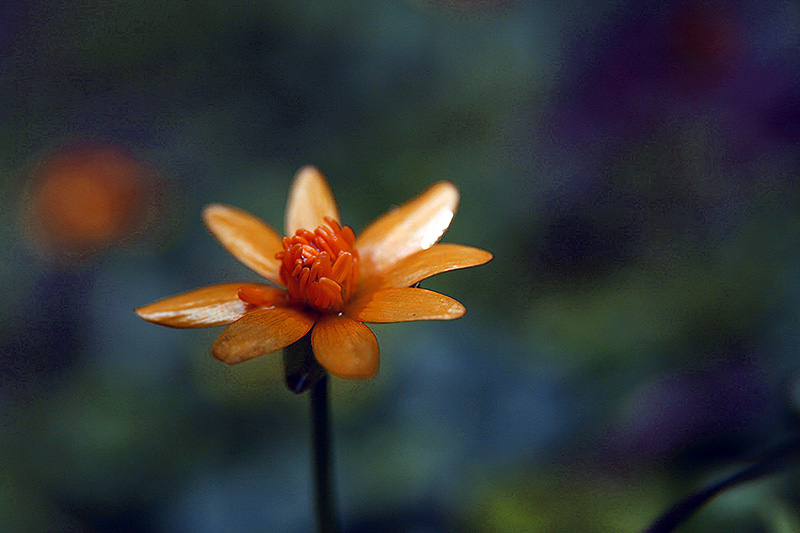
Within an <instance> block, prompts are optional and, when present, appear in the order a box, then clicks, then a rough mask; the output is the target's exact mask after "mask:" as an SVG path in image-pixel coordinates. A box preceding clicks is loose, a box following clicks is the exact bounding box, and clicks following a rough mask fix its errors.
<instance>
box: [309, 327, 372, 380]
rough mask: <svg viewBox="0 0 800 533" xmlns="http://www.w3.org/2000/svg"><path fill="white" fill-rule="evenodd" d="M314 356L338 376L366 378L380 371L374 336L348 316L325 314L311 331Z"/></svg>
mask: <svg viewBox="0 0 800 533" xmlns="http://www.w3.org/2000/svg"><path fill="white" fill-rule="evenodd" d="M311 346H312V347H313V349H314V356H315V357H316V358H317V361H319V364H321V365H322V366H323V367H325V369H326V370H327V371H328V372H330V373H331V374H333V375H334V376H336V377H340V378H348V379H367V378H371V377H373V376H374V375H375V374H376V373H377V372H378V359H379V348H378V341H377V339H376V338H375V334H374V333H372V331H371V330H370V329H369V328H368V327H367V326H365V325H364V324H362V323H361V322H357V321H355V320H353V319H352V318H350V317H348V316H346V315H326V316H324V317H323V318H321V319H320V320H319V321H318V322H317V324H316V325H315V326H314V329H313V330H311Z"/></svg>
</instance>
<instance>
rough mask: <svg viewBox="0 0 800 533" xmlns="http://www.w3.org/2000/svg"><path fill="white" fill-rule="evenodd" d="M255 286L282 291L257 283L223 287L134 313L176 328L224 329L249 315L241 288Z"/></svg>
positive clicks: (137, 310) (157, 303) (171, 299)
mask: <svg viewBox="0 0 800 533" xmlns="http://www.w3.org/2000/svg"><path fill="white" fill-rule="evenodd" d="M243 286H254V287H259V288H263V289H265V290H268V291H277V292H278V293H280V294H281V296H282V295H283V294H284V292H283V291H281V290H280V289H276V288H275V287H269V286H268V285H259V284H257V283H223V284H221V285H211V286H210V287H202V288H200V289H195V290H193V291H189V292H185V293H183V294H178V295H176V296H170V297H169V298H164V299H163V300H159V301H157V302H154V303H151V304H149V305H145V306H143V307H140V308H138V309H135V310H134V311H135V312H136V314H137V315H139V316H140V317H142V318H143V319H145V320H147V321H148V322H154V323H156V324H161V325H162V326H170V327H173V328H204V327H207V326H221V325H223V324H230V323H231V322H234V321H236V320H239V319H240V318H242V316H244V314H245V311H247V308H248V306H247V304H246V303H244V302H243V301H242V300H240V299H239V297H238V293H239V288H240V287H243Z"/></svg>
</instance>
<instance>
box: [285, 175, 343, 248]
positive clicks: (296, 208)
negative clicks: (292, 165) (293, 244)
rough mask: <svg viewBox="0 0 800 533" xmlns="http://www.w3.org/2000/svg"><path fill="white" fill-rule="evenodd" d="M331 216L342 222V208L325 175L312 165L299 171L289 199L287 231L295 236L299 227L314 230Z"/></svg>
mask: <svg viewBox="0 0 800 533" xmlns="http://www.w3.org/2000/svg"><path fill="white" fill-rule="evenodd" d="M325 217H331V218H332V219H334V220H335V221H337V222H339V208H338V207H337V205H336V199H335V198H334V197H333V192H332V191H331V188H330V186H329V185H328V182H327V181H326V180H325V176H323V175H322V173H321V172H320V171H319V170H318V169H317V168H316V167H312V166H305V167H303V168H301V169H300V170H298V171H297V174H295V176H294V181H293V182H292V188H291V190H290V191H289V200H288V201H287V203H286V220H285V228H286V235H288V236H292V235H294V233H295V232H296V231H297V230H299V229H307V230H309V231H314V228H316V227H317V226H319V225H320V224H322V223H323V222H324V221H325Z"/></svg>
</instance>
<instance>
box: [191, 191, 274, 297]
mask: <svg viewBox="0 0 800 533" xmlns="http://www.w3.org/2000/svg"><path fill="white" fill-rule="evenodd" d="M203 220H204V221H205V223H206V227H208V229H209V231H211V233H213V234H214V236H215V237H216V238H217V240H219V242H221V243H222V246H224V247H225V249H226V250H228V251H229V252H230V253H231V254H232V255H233V256H234V257H235V258H236V259H238V260H239V261H241V262H242V263H244V264H245V265H246V266H247V267H249V268H250V269H252V270H253V271H254V272H257V273H258V274H261V275H262V276H264V277H265V278H267V279H268V280H270V281H273V282H275V283H277V284H279V285H281V280H280V275H279V272H280V266H281V263H280V261H278V260H277V259H275V254H276V253H278V252H280V251H281V250H283V243H282V240H281V236H280V235H278V233H277V232H276V231H275V230H274V229H272V228H271V227H269V226H268V225H267V224H266V223H264V222H263V221H262V220H261V219H259V218H257V217H255V216H253V215H251V214H250V213H248V212H247V211H243V210H241V209H237V208H235V207H230V206H227V205H222V204H211V205H209V206H207V207H206V208H205V209H204V210H203Z"/></svg>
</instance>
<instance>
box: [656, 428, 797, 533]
mask: <svg viewBox="0 0 800 533" xmlns="http://www.w3.org/2000/svg"><path fill="white" fill-rule="evenodd" d="M798 458H800V436H796V437H795V438H794V439H792V440H789V441H787V442H784V443H783V444H781V445H779V446H777V447H775V448H774V449H772V450H770V451H769V452H768V453H767V454H765V455H764V456H763V457H762V458H761V459H759V460H758V461H757V462H755V463H753V464H752V465H750V466H748V467H747V468H745V469H744V470H740V471H739V472H736V473H735V474H733V475H732V476H730V477H728V478H726V479H723V480H721V481H718V482H716V483H713V484H711V485H709V486H707V487H703V488H701V489H698V490H697V491H695V492H693V493H691V494H689V496H687V497H686V498H684V499H683V500H681V501H679V502H678V503H676V504H675V505H673V506H672V507H671V508H670V509H669V510H668V511H667V512H665V513H664V514H663V515H661V516H660V517H659V518H658V520H656V521H655V522H654V523H653V525H651V526H650V527H649V528H648V529H646V530H645V531H644V533H668V532H670V531H674V530H675V528H676V527H678V526H679V525H681V523H683V522H684V521H685V520H687V519H688V518H689V517H690V516H691V515H692V514H693V513H694V512H695V511H697V510H698V509H700V507H702V506H703V505H705V504H706V503H707V502H708V501H710V500H711V498H713V497H714V496H716V495H717V494H719V493H720V492H722V491H724V490H727V489H730V488H732V487H735V486H737V485H740V484H742V483H746V482H748V481H752V480H754V479H758V478H760V477H762V476H765V475H767V474H770V473H772V472H775V471H776V470H780V469H781V468H784V467H786V466H789V465H791V464H792V462H793V461H795V460H797V459H798Z"/></svg>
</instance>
